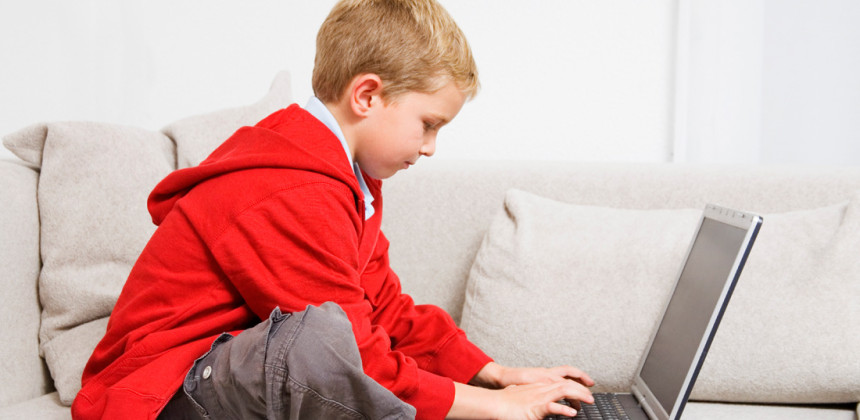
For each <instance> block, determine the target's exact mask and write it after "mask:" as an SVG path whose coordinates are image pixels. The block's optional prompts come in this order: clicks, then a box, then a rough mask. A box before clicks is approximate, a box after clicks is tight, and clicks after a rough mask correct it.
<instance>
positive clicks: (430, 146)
mask: <svg viewBox="0 0 860 420" xmlns="http://www.w3.org/2000/svg"><path fill="white" fill-rule="evenodd" d="M419 152H421V154H422V155H424V156H427V157H430V156H433V153H436V137H435V136H434V137H433V138H431V139H430V140H427V141H425V142H424V144H423V145H421V150H419Z"/></svg>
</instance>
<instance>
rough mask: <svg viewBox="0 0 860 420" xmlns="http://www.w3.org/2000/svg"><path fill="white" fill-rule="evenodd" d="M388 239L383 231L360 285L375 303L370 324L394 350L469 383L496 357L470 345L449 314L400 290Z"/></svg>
mask: <svg viewBox="0 0 860 420" xmlns="http://www.w3.org/2000/svg"><path fill="white" fill-rule="evenodd" d="M388 247H389V242H388V240H387V239H386V238H385V235H384V234H383V233H382V232H380V233H379V239H378V240H377V243H376V248H375V249H374V254H373V258H372V260H371V261H370V263H369V264H368V266H367V268H366V269H365V270H364V272H363V273H362V286H363V287H364V288H365V291H366V292H367V294H368V299H369V300H370V302H371V305H372V306H373V314H372V322H373V323H374V324H377V325H379V326H381V327H382V328H384V329H385V330H386V331H387V332H388V334H389V335H390V337H391V340H392V342H393V343H394V349H395V350H398V351H401V352H403V353H404V354H406V355H407V356H409V357H411V358H413V359H414V360H415V361H416V362H417V363H418V367H419V368H421V369H424V370H427V371H430V372H433V373H436V374H439V375H442V376H445V377H448V378H451V379H453V380H454V381H456V382H460V383H468V382H469V381H470V380H471V379H472V378H473V377H474V376H475V375H476V374H477V373H478V371H480V370H481V368H483V367H484V366H485V365H486V364H487V363H489V362H491V361H492V359H491V358H490V357H489V356H487V355H486V354H484V352H483V351H481V349H479V348H478V347H477V346H475V345H474V344H472V343H471V342H470V341H469V340H468V339H467V338H466V334H465V333H464V332H463V330H461V329H459V328H458V327H457V325H456V324H455V323H454V320H453V319H452V318H451V316H450V315H448V313H447V312H445V311H444V310H442V309H441V308H439V307H437V306H434V305H415V304H414V302H413V300H412V298H411V297H410V296H409V295H406V294H403V293H401V287H400V280H399V278H398V277H397V275H396V274H395V273H394V271H393V270H392V269H391V267H390V266H389V263H388Z"/></svg>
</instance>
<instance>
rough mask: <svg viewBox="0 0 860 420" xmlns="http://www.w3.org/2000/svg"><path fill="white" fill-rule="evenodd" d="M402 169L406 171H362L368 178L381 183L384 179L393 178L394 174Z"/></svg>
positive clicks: (398, 169)
mask: <svg viewBox="0 0 860 420" xmlns="http://www.w3.org/2000/svg"><path fill="white" fill-rule="evenodd" d="M401 169H404V168H397V169H387V168H386V169H381V170H380V169H371V170H364V169H362V171H364V173H366V174H367V176H369V177H371V178H373V179H377V180H380V181H381V180H383V179H388V178H391V177H392V176H394V174H396V173H397V172H399V171H400V170H401Z"/></svg>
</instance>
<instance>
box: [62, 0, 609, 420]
mask: <svg viewBox="0 0 860 420" xmlns="http://www.w3.org/2000/svg"><path fill="white" fill-rule="evenodd" d="M313 86H314V93H315V95H316V97H315V98H311V100H310V102H309V103H308V105H307V106H306V107H305V109H302V108H299V107H298V106H297V105H291V106H290V107H288V108H286V109H283V110H280V111H277V112H275V113H274V114H272V115H270V116H269V117H267V118H265V119H264V120H263V121H261V122H259V123H258V124H257V125H256V126H254V127H243V128H241V129H239V130H238V131H237V132H236V133H235V134H234V135H233V136H231V137H230V138H229V139H227V140H226V141H225V142H224V143H223V144H222V145H221V146H220V147H219V148H218V149H217V150H215V151H214V152H213V153H212V155H210V156H209V157H208V158H207V159H206V160H205V161H204V162H202V163H201V164H200V165H199V166H197V167H194V168H188V169H183V170H179V171H175V172H174V173H172V174H170V175H169V176H168V177H167V178H165V179H164V180H163V181H162V182H161V183H159V185H158V186H156V188H155V190H154V191H153V192H152V194H151V196H150V198H149V203H148V205H149V210H150V213H151V214H152V217H153V221H154V222H155V223H156V224H157V225H159V228H158V230H156V232H155V234H154V235H153V237H152V238H151V240H150V242H149V243H148V244H147V246H146V248H145V249H144V251H143V252H142V253H141V255H140V257H139V259H138V261H137V263H136V264H135V266H134V268H133V269H132V272H131V273H130V275H129V278H128V281H127V283H126V285H125V287H124V289H123V291H122V294H121V295H120V297H119V300H118V301H117V304H116V306H115V308H114V311H113V313H112V314H111V320H110V323H109V325H108V329H107V332H106V334H105V337H104V339H103V340H102V341H101V342H100V343H99V345H98V346H97V347H96V349H95V351H94V352H93V355H92V357H91V358H90V361H89V363H88V364H87V367H86V370H85V371H84V376H83V379H82V382H83V387H82V390H81V391H80V393H79V394H78V396H77V398H76V399H75V402H74V404H73V406H72V412H73V415H74V416H75V417H76V418H99V417H104V418H149V419H152V418H262V417H268V418H298V417H304V418H411V417H413V416H417V417H418V418H422V419H423V418H427V419H431V418H443V417H451V418H512V419H513V418H531V419H539V418H542V417H544V416H545V415H547V414H565V415H573V413H574V412H573V409H571V408H568V407H565V406H563V405H561V404H557V403H556V402H555V401H558V400H560V399H563V398H568V399H573V400H583V401H588V402H591V401H592V399H591V396H590V393H589V391H588V389H587V388H586V387H585V386H591V385H593V382H592V381H591V379H590V378H589V377H588V376H587V375H586V374H584V373H583V372H581V371H579V370H578V369H575V368H572V367H567V366H563V367H556V368H552V369H538V368H508V367H503V366H500V365H498V364H496V363H494V362H492V360H491V359H490V358H489V357H488V356H486V355H485V354H484V353H483V352H481V350H479V349H478V348H477V347H475V346H474V345H473V344H471V343H470V342H469V341H468V340H467V339H466V337H465V335H464V334H463V332H462V331H461V330H459V329H458V328H457V327H456V326H455V325H454V323H453V321H452V320H451V318H450V317H449V316H448V315H447V314H445V313H444V312H443V311H441V310H440V309H439V308H436V307H433V306H429V305H417V306H416V305H414V303H413V302H412V300H411V298H410V297H409V296H407V295H404V294H401V293H400V283H399V280H398V278H397V276H396V275H395V274H394V273H393V272H392V271H391V269H390V268H389V266H388V256H387V249H388V241H387V240H386V239H385V236H384V235H383V234H382V233H381V232H380V230H379V227H380V222H381V217H382V196H381V181H380V180H381V179H385V178H388V177H390V176H392V175H394V173H396V172H397V171H399V170H401V169H406V168H408V167H409V166H410V165H413V164H415V163H416V161H417V160H418V159H419V158H420V157H421V156H432V155H433V153H434V150H435V141H436V134H437V133H438V131H439V129H440V128H441V127H442V126H444V125H445V124H446V123H447V122H449V121H451V120H452V119H453V118H454V117H455V116H456V115H457V113H458V112H459V111H460V108H461V107H462V106H463V104H464V102H465V101H466V99H468V98H470V97H471V96H473V95H474V94H475V92H476V91H477V86H478V80H477V70H476V68H475V64H474V60H473V58H472V56H471V51H470V50H469V47H468V44H467V43H466V40H465V37H464V36H463V34H462V32H461V31H460V29H459V28H458V27H457V26H456V24H455V23H454V22H453V20H452V19H451V18H450V16H449V15H448V14H447V12H446V11H445V10H444V9H442V7H441V6H439V5H438V4H437V3H436V2H435V1H434V0H344V1H341V2H340V3H338V4H337V5H336V6H335V7H334V9H333V10H332V12H331V14H330V15H329V17H328V18H327V19H326V21H325V22H324V23H323V25H322V27H321V28H320V32H319V35H318V39H317V57H316V62H315V68H314V76H313ZM224 331H228V332H229V333H223V332H224ZM468 383H471V384H472V385H468ZM511 385H517V386H511ZM484 387H485V388H484ZM491 388H492V389H491Z"/></svg>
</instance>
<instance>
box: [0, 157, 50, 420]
mask: <svg viewBox="0 0 860 420" xmlns="http://www.w3.org/2000/svg"><path fill="white" fill-rule="evenodd" d="M37 180H38V175H37V173H36V171H35V170H34V169H33V168H31V167H28V166H27V165H24V164H22V163H19V162H13V161H8V160H0V182H2V187H0V191H2V196H3V199H2V200H0V287H2V290H3V293H0V325H3V344H2V345H0V372H3V375H4V376H5V378H6V380H3V381H0V407H2V406H4V405H7V404H11V403H15V402H18V401H23V400H26V399H29V398H33V397H36V396H39V395H42V394H44V393H45V392H46V391H47V390H48V388H49V381H48V380H47V369H46V368H45V366H44V362H43V361H42V359H41V358H39V313H40V308H39V299H38V296H37V291H36V284H37V280H38V278H39V264H40V262H39V209H38V208H37V206H36V182H37ZM10 378H14V380H9V379H10Z"/></svg>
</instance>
